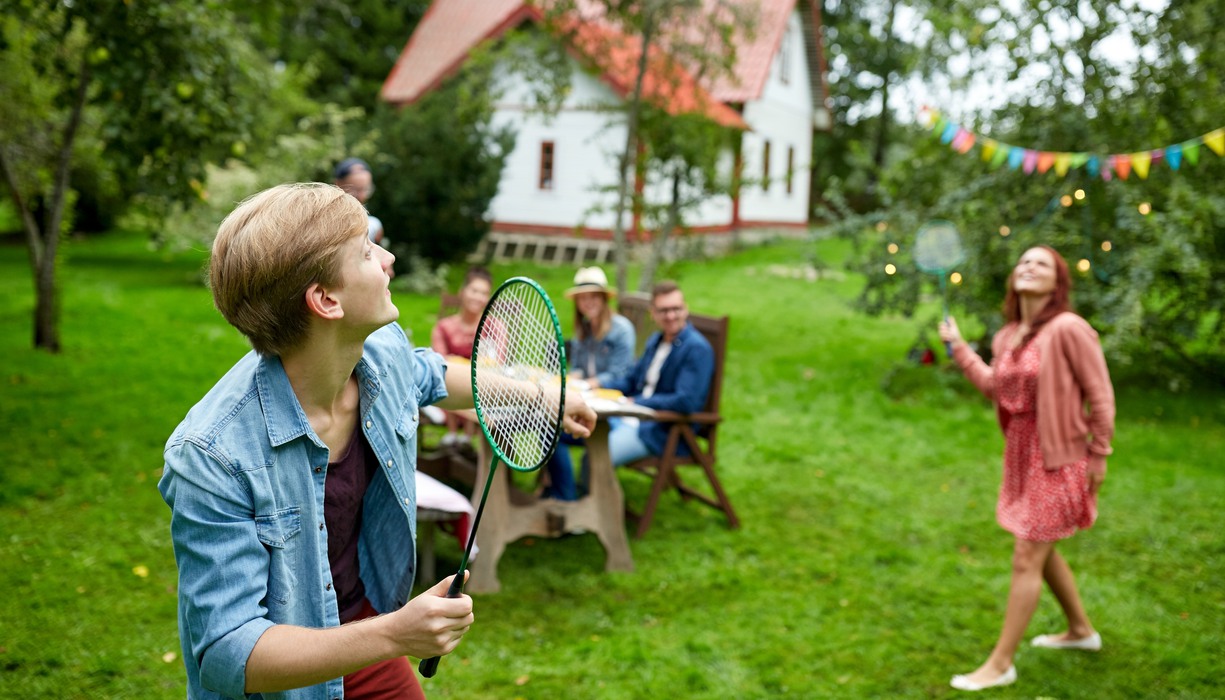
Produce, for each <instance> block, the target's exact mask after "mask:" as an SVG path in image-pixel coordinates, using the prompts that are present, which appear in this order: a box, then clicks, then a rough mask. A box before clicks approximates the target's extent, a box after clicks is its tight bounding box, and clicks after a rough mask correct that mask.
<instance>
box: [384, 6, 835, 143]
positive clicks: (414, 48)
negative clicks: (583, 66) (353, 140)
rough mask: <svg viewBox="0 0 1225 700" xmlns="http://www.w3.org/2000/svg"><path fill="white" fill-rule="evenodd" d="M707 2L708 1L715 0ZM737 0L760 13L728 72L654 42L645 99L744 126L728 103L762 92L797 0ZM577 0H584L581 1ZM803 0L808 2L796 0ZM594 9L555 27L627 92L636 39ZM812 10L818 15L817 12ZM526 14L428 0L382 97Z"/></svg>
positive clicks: (426, 80) (410, 85) (428, 79)
mask: <svg viewBox="0 0 1225 700" xmlns="http://www.w3.org/2000/svg"><path fill="white" fill-rule="evenodd" d="M707 2H708V3H711V6H713V0H707ZM743 2H748V3H755V4H757V5H758V6H759V8H760V9H759V18H758V21H757V25H756V31H755V32H754V35H753V37H752V38H751V39H745V38H743V37H741V38H740V40H739V44H738V45H737V47H736V52H737V62H736V66H735V67H734V69H733V74H732V75H729V76H722V77H720V78H718V79H716V80H714V81H710V83H711V84H709V85H703V84H702V83H700V82H699V81H698V79H696V78H695V77H694V76H693V74H692V73H691V72H690V71H688V70H686V69H685V68H684V67H683V66H681V65H679V64H678V63H677V62H675V61H669V60H667V57H666V56H665V55H664V53H663V51H664V50H663V49H662V48H660V47H659V46H657V45H654V44H653V45H652V46H651V52H650V56H648V71H647V75H646V76H645V77H644V80H643V92H644V94H645V95H646V96H647V97H648V99H653V100H654V101H656V102H657V103H659V104H661V105H662V106H663V107H664V108H665V109H667V110H668V112H669V113H672V114H680V113H687V112H703V113H705V114H706V115H707V116H708V117H710V118H711V119H712V120H714V121H715V122H717V123H719V124H723V125H724V126H733V127H738V128H742V129H743V128H747V125H746V124H745V123H744V120H743V118H742V117H741V116H740V114H739V112H738V111H737V110H736V109H734V108H733V107H732V106H731V105H734V104H743V103H745V102H749V101H751V100H754V99H757V98H758V97H760V96H761V94H762V90H763V89H764V87H765V84H766V81H767V80H768V78H769V75H770V66H771V64H772V63H773V59H774V56H775V54H777V53H778V50H779V46H780V45H781V43H782V39H783V34H784V32H785V31H786V28H787V21H788V19H789V18H790V16H791V12H792V11H793V10H794V9H795V6H796V2H797V0H743ZM579 4H580V5H586V3H583V2H582V0H580V3H579ZM801 4H802V5H808V4H809V3H808V2H804V1H803V0H801ZM594 8H595V6H594V5H587V6H586V7H584V8H583V9H584V12H583V14H584V17H583V19H582V20H581V21H577V22H574V23H573V24H566V25H565V26H562V27H560V28H557V29H558V30H559V31H560V32H562V33H564V34H565V35H566V36H567V37H568V38H569V44H570V46H569V48H570V49H571V52H572V53H574V54H575V55H576V58H579V60H582V61H584V62H586V63H588V64H591V65H594V67H595V68H596V69H597V70H598V72H599V73H600V77H601V79H602V80H604V82H605V83H607V84H608V85H609V86H610V87H611V88H612V89H613V90H614V91H616V92H617V93H618V94H619V95H621V96H623V97H624V96H627V95H629V94H630V93H631V92H632V90H633V85H634V77H635V76H636V75H637V63H638V58H639V56H640V54H641V41H640V40H639V39H638V37H635V36H628V35H625V34H623V33H621V32H620V31H618V30H617V29H616V28H615V27H613V26H612V25H611V24H610V23H608V22H605V21H603V20H602V19H601V18H600V17H598V16H596V15H595V14H593V12H592V11H591V10H594ZM811 14H812V15H813V16H814V18H815V20H816V21H818V22H819V14H818V13H817V12H812V13H811ZM528 21H531V22H537V23H540V22H542V21H543V14H542V13H541V11H540V10H539V9H537V8H536V7H534V6H533V5H532V3H530V2H526V1H525V0H434V2H433V3H432V4H431V5H430V8H429V10H427V11H426V13H425V16H424V17H422V19H421V22H420V23H419V24H418V25H417V28H416V30H415V31H414V32H413V35H412V37H411V38H410V39H409V41H408V44H407V46H405V48H404V51H403V52H401V54H400V57H399V58H398V59H397V60H396V64H395V66H394V67H393V68H392V71H391V73H390V74H389V75H388V76H387V80H386V81H385V82H384V84H383V89H382V97H383V99H384V100H386V101H388V102H391V103H393V104H411V103H412V102H415V101H416V100H418V99H420V98H421V96H422V95H424V94H425V93H426V92H428V91H429V90H432V89H434V88H435V87H437V86H438V85H439V84H441V83H442V82H443V81H444V80H445V79H446V78H448V77H450V76H451V75H453V74H454V73H455V72H456V71H458V70H459V68H460V66H461V65H462V64H463V62H464V60H465V59H466V58H467V57H468V55H469V53H470V52H471V51H472V49H474V48H475V47H476V46H477V45H479V44H480V43H482V42H484V41H486V40H489V39H496V38H498V37H499V36H501V35H502V34H504V33H505V32H507V31H509V30H511V29H513V28H515V27H517V26H519V25H520V24H522V23H523V22H528ZM812 31H813V32H814V33H815V32H816V31H817V28H816V27H813V28H812ZM817 40H818V41H819V38H818V39H817ZM818 53H819V52H818ZM808 56H809V60H810V63H811V61H812V58H813V52H812V51H809V52H808ZM822 63H823V61H822ZM822 68H823V66H813V65H810V66H809V72H810V74H813V75H817V71H819V70H821V69H822ZM821 72H822V74H821V75H820V76H819V77H820V80H821V86H822V87H823V85H824V75H823V71H821ZM825 95H826V91H825V90H824V89H822V90H821V92H820V97H819V98H818V97H817V93H816V92H815V91H814V100H817V99H820V100H821V101H822V103H823V102H824V96H825ZM817 106H820V105H817Z"/></svg>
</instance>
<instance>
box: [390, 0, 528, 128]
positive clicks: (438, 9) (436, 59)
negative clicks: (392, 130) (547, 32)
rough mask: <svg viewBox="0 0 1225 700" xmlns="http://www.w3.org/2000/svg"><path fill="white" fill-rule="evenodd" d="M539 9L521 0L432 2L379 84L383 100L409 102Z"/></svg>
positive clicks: (434, 85)
mask: <svg viewBox="0 0 1225 700" xmlns="http://www.w3.org/2000/svg"><path fill="white" fill-rule="evenodd" d="M527 19H534V20H537V21H538V20H539V19H540V13H539V11H537V10H535V9H534V8H532V7H530V6H528V4H527V3H525V2H524V1H523V0H435V1H434V2H433V3H431V4H430V8H429V9H428V10H426V11H425V16H424V17H422V18H421V21H420V22H419V23H418V24H417V29H416V30H415V31H414V32H413V35H412V36H411V37H410V38H409V40H408V45H407V46H405V47H404V51H402V52H400V57H399V58H398V59H396V64H395V66H393V67H392V69H391V73H390V74H388V76H387V80H386V81H384V82H383V90H382V96H383V99H384V100H386V101H387V102H390V103H392V104H411V103H413V102H416V101H417V100H418V99H420V98H421V96H422V95H424V94H425V93H427V92H429V91H430V90H433V89H434V88H436V87H438V85H439V84H440V83H441V82H442V81H443V80H445V79H446V78H448V77H450V76H451V75H453V74H454V73H455V71H457V70H458V69H459V67H460V65H462V64H463V62H464V59H466V58H468V53H469V52H470V51H472V49H473V48H475V47H476V46H477V45H478V44H480V43H481V42H483V41H485V40H486V39H493V38H496V37H499V36H501V35H502V34H503V33H505V32H506V31H507V30H509V29H513V28H514V27H516V26H518V25H519V24H521V23H522V22H523V21H525V20H527Z"/></svg>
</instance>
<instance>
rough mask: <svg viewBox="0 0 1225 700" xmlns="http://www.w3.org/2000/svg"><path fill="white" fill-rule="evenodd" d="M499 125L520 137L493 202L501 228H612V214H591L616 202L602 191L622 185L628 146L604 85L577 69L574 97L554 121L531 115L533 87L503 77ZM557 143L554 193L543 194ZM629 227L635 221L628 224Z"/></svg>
mask: <svg viewBox="0 0 1225 700" xmlns="http://www.w3.org/2000/svg"><path fill="white" fill-rule="evenodd" d="M502 80H503V86H504V89H505V93H504V95H503V97H502V98H501V99H500V100H499V101H498V104H497V106H496V111H495V113H494V117H493V119H494V124H496V125H498V126H501V125H503V124H511V125H513V126H514V127H515V128H516V130H517V131H518V135H517V137H516V139H515V148H514V151H512V152H511V155H510V157H509V158H508V159H507V162H506V167H505V168H504V170H503V171H502V182H501V184H500V185H499V186H498V194H497V196H496V197H494V199H493V201H492V202H491V203H490V215H491V217H492V218H493V220H494V221H497V222H503V223H512V224H527V225H535V226H560V227H565V228H572V227H574V226H577V225H580V224H583V225H586V226H589V227H593V228H605V229H607V228H612V223H613V217H612V214H611V213H608V212H606V213H592V211H591V210H592V207H593V206H594V205H596V204H597V203H600V202H605V203H607V202H610V201H612V199H613V196H612V195H610V194H603V193H601V192H599V190H600V188H602V187H609V186H613V185H615V184H616V166H615V165H614V163H615V158H616V155H617V153H619V152H620V149H621V148H623V147H624V144H625V127H624V126H623V125H622V124H620V123H619V121H618V120H617V119H616V116H615V114H614V113H613V112H612V111H611V110H615V109H616V105H617V104H618V103H619V102H620V100H619V98H618V97H617V96H616V94H615V93H614V92H613V91H612V90H611V89H610V88H609V87H608V86H607V85H605V84H604V83H603V82H601V81H600V80H599V79H598V78H595V77H592V76H591V75H588V74H587V73H585V72H583V71H582V70H580V69H579V68H578V66H577V65H575V66H574V70H573V72H572V74H571V80H570V93H569V94H568V95H567V97H566V100H565V102H564V103H563V107H562V110H561V111H560V112H559V113H558V114H557V115H556V116H554V117H553V118H552V119H546V118H545V117H544V116H543V115H541V114H538V113H534V112H532V111H531V110H530V107H531V100H530V99H529V98H528V88H527V86H526V84H524V83H523V81H522V79H521V78H519V77H516V76H509V77H503V78H502ZM545 142H551V143H552V144H553V178H552V183H551V184H552V187H551V188H542V187H541V145H542V144H543V143H545ZM627 223H628V222H627Z"/></svg>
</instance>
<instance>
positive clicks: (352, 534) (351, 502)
mask: <svg viewBox="0 0 1225 700" xmlns="http://www.w3.org/2000/svg"><path fill="white" fill-rule="evenodd" d="M377 465H378V460H377V459H376V458H375V456H374V452H373V451H372V450H371V449H370V443H368V442H367V441H366V437H365V435H363V434H362V429H361V416H360V415H359V416H358V422H357V426H356V427H354V428H353V437H352V438H350V439H349V446H348V447H346V448H345V453H344V455H342V456H341V457H340V459H338V460H336V461H335V462H328V473H327V478H326V479H325V480H324V483H323V520H324V522H326V523H327V528H328V563H329V564H331V567H332V587H333V588H334V589H335V590H336V605H337V608H338V609H339V610H340V622H341V624H344V623H346V622H351V621H353V620H354V619H356V618H357V617H358V615H359V614H360V613H361V610H362V602H363V601H364V600H365V599H366V586H365V585H364V584H363V583H362V579H361V570H360V568H359V566H358V561H357V540H358V536H359V535H360V534H361V530H362V501H363V499H364V498H365V496H366V488H367V487H368V486H370V479H372V478H373V477H374V469H375V467H376V466H377Z"/></svg>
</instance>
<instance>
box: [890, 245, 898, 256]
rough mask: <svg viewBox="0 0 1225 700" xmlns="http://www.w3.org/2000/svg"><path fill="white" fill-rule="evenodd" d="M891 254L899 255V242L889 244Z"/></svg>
mask: <svg viewBox="0 0 1225 700" xmlns="http://www.w3.org/2000/svg"><path fill="white" fill-rule="evenodd" d="M889 254H890V255H897V244H896V243H890V244H889Z"/></svg>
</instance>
